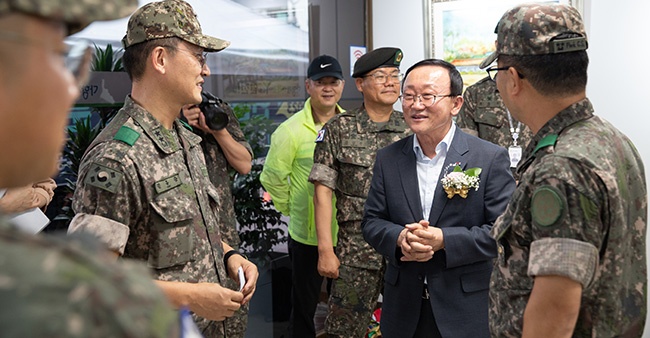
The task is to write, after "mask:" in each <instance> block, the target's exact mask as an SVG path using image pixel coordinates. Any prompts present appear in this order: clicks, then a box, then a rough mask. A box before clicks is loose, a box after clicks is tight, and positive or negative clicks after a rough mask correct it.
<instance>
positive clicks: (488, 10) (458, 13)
mask: <svg viewBox="0 0 650 338" xmlns="http://www.w3.org/2000/svg"><path fill="white" fill-rule="evenodd" d="M584 1H585V0H542V1H538V2H540V3H546V2H550V3H563V4H568V5H571V6H574V7H576V8H577V9H578V11H579V12H580V13H583V11H584V3H583V2H584ZM529 2H530V1H525V0H523V1H522V0H425V11H426V12H427V13H428V20H427V22H426V24H425V31H426V33H425V37H426V39H427V40H428V41H426V42H425V43H426V47H427V48H426V53H427V54H428V57H430V58H438V59H443V60H445V61H449V62H451V63H452V64H454V65H455V66H456V67H457V68H458V70H459V71H460V73H461V75H462V77H463V82H464V87H467V86H470V85H472V84H473V83H475V82H477V81H478V80H480V79H481V78H483V77H485V76H486V73H485V70H482V69H479V68H478V65H479V64H480V63H481V61H482V60H483V59H484V58H485V57H487V56H488V55H490V54H491V53H492V52H493V51H494V49H495V47H494V42H495V40H496V35H495V34H494V28H495V27H496V24H497V22H499V19H500V18H501V16H502V15H503V13H505V12H506V11H507V10H508V9H509V8H512V7H513V6H516V5H518V4H522V3H529Z"/></svg>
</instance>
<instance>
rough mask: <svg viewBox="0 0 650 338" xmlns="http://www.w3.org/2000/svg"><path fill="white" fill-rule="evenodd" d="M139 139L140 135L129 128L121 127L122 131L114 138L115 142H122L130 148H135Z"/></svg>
mask: <svg viewBox="0 0 650 338" xmlns="http://www.w3.org/2000/svg"><path fill="white" fill-rule="evenodd" d="M138 138H140V133H138V132H137V131H135V130H133V129H131V128H129V127H127V126H122V127H120V130H118V131H117V133H115V136H113V139H114V140H118V141H122V142H124V143H126V144H128V145H130V146H133V145H134V144H135V141H137V140H138Z"/></svg>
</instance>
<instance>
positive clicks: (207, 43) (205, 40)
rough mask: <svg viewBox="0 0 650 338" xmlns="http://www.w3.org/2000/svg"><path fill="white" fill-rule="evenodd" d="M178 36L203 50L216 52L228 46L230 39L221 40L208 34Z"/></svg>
mask: <svg viewBox="0 0 650 338" xmlns="http://www.w3.org/2000/svg"><path fill="white" fill-rule="evenodd" d="M179 38H181V39H183V40H185V41H187V42H189V43H192V44H195V45H197V46H199V47H203V49H204V51H206V52H218V51H221V50H224V49H226V47H228V46H230V41H226V40H222V39H219V38H215V37H213V36H209V35H200V36H196V35H190V36H179Z"/></svg>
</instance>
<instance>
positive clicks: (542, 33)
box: [479, 4, 587, 68]
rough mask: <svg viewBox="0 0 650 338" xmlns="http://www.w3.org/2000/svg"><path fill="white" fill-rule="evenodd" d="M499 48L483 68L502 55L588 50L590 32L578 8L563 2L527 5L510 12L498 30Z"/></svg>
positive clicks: (496, 31) (503, 17)
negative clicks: (588, 33) (586, 28)
mask: <svg viewBox="0 0 650 338" xmlns="http://www.w3.org/2000/svg"><path fill="white" fill-rule="evenodd" d="M495 33H496V34H497V50H496V51H495V52H494V53H492V54H491V55H490V56H488V57H487V58H486V59H485V60H483V62H481V64H480V66H479V67H481V68H485V67H487V66H489V65H490V64H492V62H494V61H495V60H496V59H497V58H498V56H499V55H500V54H503V55H544V54H558V53H568V52H577V51H582V50H586V49H587V33H586V32H585V26H584V24H583V21H582V17H581V16H580V13H578V10H577V9H575V8H574V7H571V6H568V5H563V4H525V5H520V6H517V7H514V8H512V9H510V10H509V11H507V12H506V13H505V14H504V15H503V16H502V17H501V20H499V23H498V24H497V27H496V29H495Z"/></svg>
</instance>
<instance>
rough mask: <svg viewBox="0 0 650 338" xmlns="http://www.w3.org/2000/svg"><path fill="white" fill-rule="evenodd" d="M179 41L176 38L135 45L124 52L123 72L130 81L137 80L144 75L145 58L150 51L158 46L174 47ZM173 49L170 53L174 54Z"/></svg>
mask: <svg viewBox="0 0 650 338" xmlns="http://www.w3.org/2000/svg"><path fill="white" fill-rule="evenodd" d="M180 41H181V40H180V39H179V38H177V37H171V38H163V39H154V40H147V41H145V42H142V43H138V44H135V45H133V46H130V47H128V48H127V49H126V50H124V55H123V56H122V64H123V65H124V70H125V71H126V73H127V74H128V75H129V78H130V79H131V81H133V80H138V79H140V78H142V76H143V75H144V69H145V64H146V60H147V57H149V54H151V51H152V50H153V49H154V48H156V47H160V46H172V47H176V46H177V45H178V43H179V42H180ZM175 52H176V50H175V49H170V53H171V54H174V53H175Z"/></svg>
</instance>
